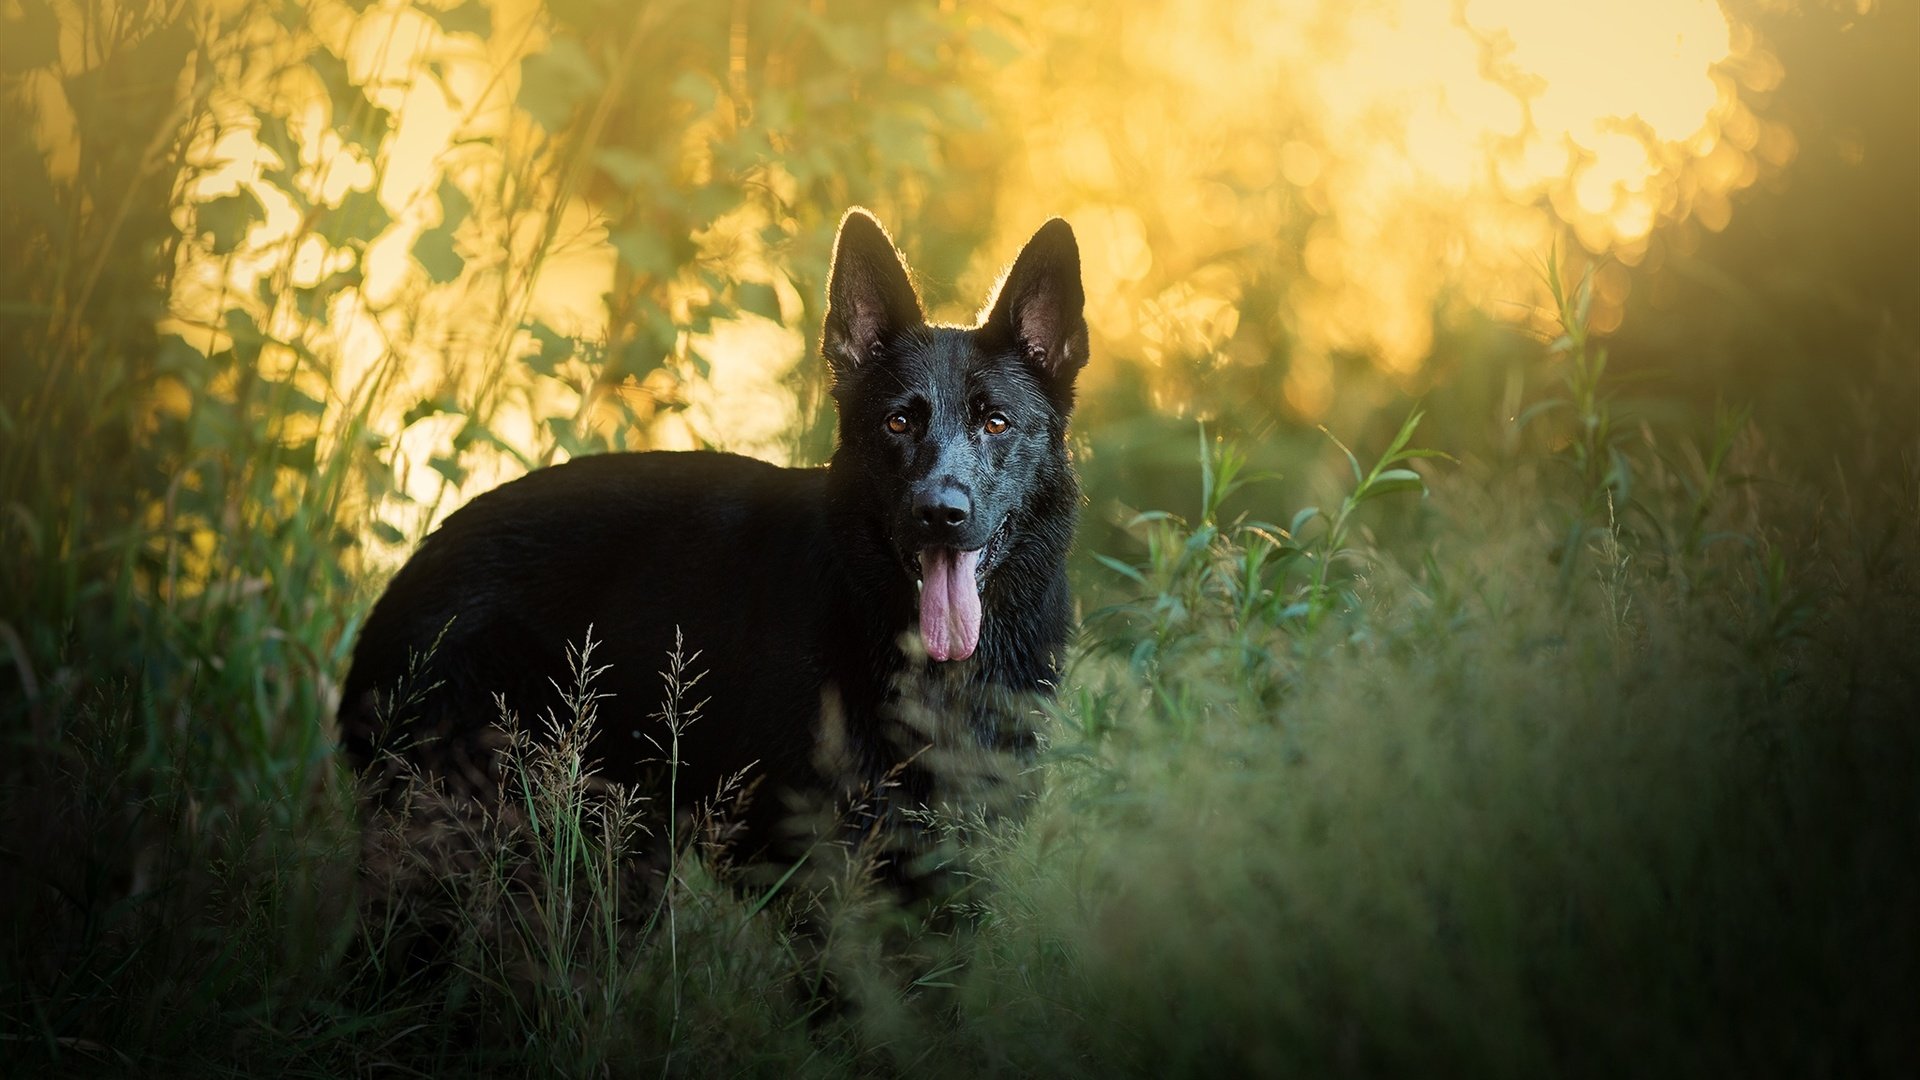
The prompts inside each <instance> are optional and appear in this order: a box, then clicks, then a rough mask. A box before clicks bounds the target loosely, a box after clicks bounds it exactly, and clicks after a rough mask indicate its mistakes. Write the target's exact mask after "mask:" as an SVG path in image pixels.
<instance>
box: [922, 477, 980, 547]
mask: <svg viewBox="0 0 1920 1080" xmlns="http://www.w3.org/2000/svg"><path fill="white" fill-rule="evenodd" d="M913 516H914V520H916V521H918V522H919V523H920V527H921V528H922V529H924V530H925V531H926V533H927V535H928V537H929V538H930V539H939V538H941V537H943V536H944V535H945V534H947V533H949V532H951V531H952V530H955V529H958V528H960V527H961V526H963V525H965V524H966V523H967V519H968V518H969V517H971V516H973V500H972V499H969V498H967V493H966V492H964V491H962V490H960V488H958V487H956V486H955V485H953V484H941V485H938V486H936V487H931V488H926V489H923V490H921V491H920V492H918V493H917V494H915V495H914V497H913Z"/></svg>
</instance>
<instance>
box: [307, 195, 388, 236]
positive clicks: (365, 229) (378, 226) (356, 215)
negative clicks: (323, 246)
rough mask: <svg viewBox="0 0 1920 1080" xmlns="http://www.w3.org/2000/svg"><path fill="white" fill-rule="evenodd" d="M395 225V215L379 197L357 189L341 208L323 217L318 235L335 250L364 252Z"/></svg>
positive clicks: (317, 228)
mask: <svg viewBox="0 0 1920 1080" xmlns="http://www.w3.org/2000/svg"><path fill="white" fill-rule="evenodd" d="M391 224H393V215H392V214H389V213H387V208H386V206H385V205H383V204H382V203H381V202H380V197H379V196H378V195H375V194H374V193H373V192H371V191H361V190H358V189H355V190H352V191H349V192H347V194H346V197H345V198H343V199H341V200H340V205H339V206H336V207H334V208H332V209H330V210H328V211H327V212H326V213H325V214H323V215H321V217H320V222H319V224H318V225H317V226H316V227H315V228H314V232H315V233H316V234H318V235H319V236H320V237H321V238H322V239H324V240H325V241H326V242H327V243H329V244H332V245H333V246H334V247H347V246H350V245H351V246H355V247H361V248H364V247H366V245H367V244H369V243H371V242H373V239H374V238H375V237H377V236H379V235H380V234H381V233H383V232H386V231H387V226H388V225H391Z"/></svg>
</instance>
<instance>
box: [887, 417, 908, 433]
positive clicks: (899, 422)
mask: <svg viewBox="0 0 1920 1080" xmlns="http://www.w3.org/2000/svg"><path fill="white" fill-rule="evenodd" d="M909 426H910V425H909V424H908V423H907V414H906V413H903V412H897V413H894V414H893V415H892V416H889V417H887V430H888V431H891V432H893V433H894V434H895V435H905V434H906V433H907V428H908V427H909Z"/></svg>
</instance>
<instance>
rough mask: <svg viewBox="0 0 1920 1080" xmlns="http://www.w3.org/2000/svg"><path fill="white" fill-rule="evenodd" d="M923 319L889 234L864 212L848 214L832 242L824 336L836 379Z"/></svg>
mask: <svg viewBox="0 0 1920 1080" xmlns="http://www.w3.org/2000/svg"><path fill="white" fill-rule="evenodd" d="M921 321H922V318H921V314H920V298H919V297H918V296H916V295H915V294H914V291H913V283H912V282H911V281H909V280H908V279H907V267H906V264H905V263H903V262H902V261H901V259H900V253H899V252H898V251H896V250H894V246H893V241H892V240H889V239H888V238H887V231H886V230H885V229H883V228H881V227H880V223H879V222H878V221H876V220H874V217H873V215H872V214H869V213H867V212H866V211H865V210H862V209H860V208H859V207H857V206H856V207H854V208H853V209H851V210H848V211H847V216H846V217H844V218H841V219H840V235H839V237H838V238H837V239H835V240H834V242H833V272H832V274H831V275H830V276H829V277H828V279H827V317H826V320H825V323H824V325H823V326H822V328H821V332H820V353H821V355H823V356H825V357H826V358H827V363H828V365H829V366H831V367H832V368H833V372H834V376H835V377H836V378H838V377H840V376H842V375H845V374H847V373H849V372H851V371H853V370H854V369H856V368H858V367H860V366H861V365H862V364H865V363H867V362H868V361H869V360H872V359H873V358H874V357H875V356H876V355H877V354H878V351H879V348H880V346H881V345H882V344H884V343H885V342H886V341H887V340H888V339H889V338H892V337H893V336H894V335H895V334H897V333H899V332H900V331H901V330H904V329H906V328H908V327H911V326H918V325H919V324H920V323H921Z"/></svg>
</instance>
